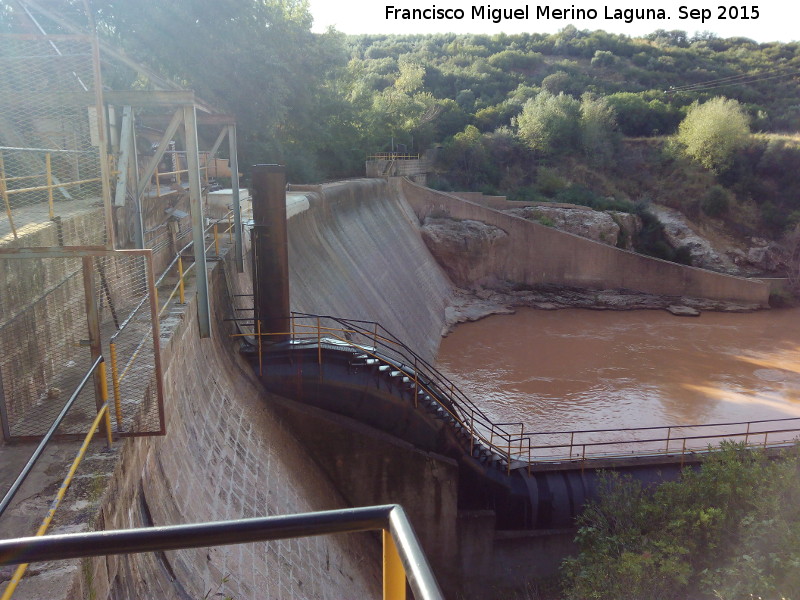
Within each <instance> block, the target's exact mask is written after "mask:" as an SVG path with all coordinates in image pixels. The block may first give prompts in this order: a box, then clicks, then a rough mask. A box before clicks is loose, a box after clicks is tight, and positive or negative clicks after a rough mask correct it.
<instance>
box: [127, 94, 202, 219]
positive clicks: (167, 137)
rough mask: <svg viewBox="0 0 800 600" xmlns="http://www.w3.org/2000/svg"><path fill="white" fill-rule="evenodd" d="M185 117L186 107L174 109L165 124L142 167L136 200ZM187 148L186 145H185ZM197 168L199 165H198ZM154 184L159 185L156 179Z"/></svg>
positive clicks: (140, 196)
mask: <svg viewBox="0 0 800 600" xmlns="http://www.w3.org/2000/svg"><path fill="white" fill-rule="evenodd" d="M192 114H194V108H192ZM185 118H186V108H185V107H184V108H179V109H178V110H176V111H175V114H174V115H172V120H170V122H169V125H168V126H167V129H166V131H164V135H162V136H161V139H160V140H159V141H158V148H157V149H156V153H155V155H153V156H152V157H151V158H150V161H149V162H148V163H147V166H146V167H145V169H144V173H143V174H142V177H141V179H139V186H138V187H137V190H136V202H137V203H138V202H141V200H142V196H144V191H145V189H147V183H148V182H149V181H150V178H151V177H152V176H153V173H155V172H156V167H157V166H158V163H159V162H161V159H162V158H163V157H164V153H165V152H166V151H167V148H168V147H169V142H170V141H171V140H172V138H174V137H175V134H176V133H177V132H178V127H180V124H181V121H182V120H184V119H185ZM195 147H197V133H196V129H195ZM187 150H188V145H187ZM198 168H199V167H198ZM156 185H160V183H159V182H158V181H156Z"/></svg>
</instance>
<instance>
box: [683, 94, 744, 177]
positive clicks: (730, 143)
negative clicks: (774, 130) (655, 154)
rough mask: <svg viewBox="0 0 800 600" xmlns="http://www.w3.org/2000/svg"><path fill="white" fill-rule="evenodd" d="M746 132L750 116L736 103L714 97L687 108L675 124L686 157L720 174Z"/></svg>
mask: <svg viewBox="0 0 800 600" xmlns="http://www.w3.org/2000/svg"><path fill="white" fill-rule="evenodd" d="M749 133H750V126H749V118H748V117H747V115H746V114H745V112H744V110H742V107H741V106H740V105H739V103H738V102H737V101H736V100H729V99H727V98H722V97H717V98H712V99H711V100H709V101H708V102H706V103H705V104H698V103H697V102H695V103H694V104H692V105H691V106H690V107H689V111H688V112H687V113H686V118H685V119H684V120H683V121H681V124H680V125H679V126H678V134H677V142H678V144H679V145H680V146H681V148H682V149H683V152H684V153H685V154H686V155H687V156H688V157H690V158H692V159H694V160H696V161H697V162H699V163H700V164H701V165H703V166H704V167H705V168H707V169H710V170H712V171H714V172H717V173H719V172H721V171H724V170H725V169H726V168H727V167H728V166H729V165H730V164H731V162H732V160H733V156H734V154H735V153H736V151H737V150H738V149H739V148H742V147H743V146H744V145H745V143H746V142H747V137H748V134H749Z"/></svg>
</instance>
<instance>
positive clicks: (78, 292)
mask: <svg viewBox="0 0 800 600" xmlns="http://www.w3.org/2000/svg"><path fill="white" fill-rule="evenodd" d="M0 289H4V290H9V294H8V296H6V295H5V294H4V297H3V302H2V304H1V305H0V416H1V417H2V426H3V434H4V437H5V438H6V439H8V440H20V439H33V438H37V437H40V436H42V435H43V434H44V433H45V432H46V431H47V429H48V427H49V426H50V424H51V423H52V422H53V419H54V418H55V416H56V415H57V414H58V413H59V411H60V410H61V408H62V407H63V406H64V403H65V402H66V401H67V400H68V399H69V397H70V395H71V393H72V391H73V390H74V389H75V387H76V386H77V384H78V382H79V381H80V380H81V378H82V377H83V376H84V374H85V373H86V371H87V369H88V368H89V367H90V366H91V364H92V362H93V360H94V358H96V356H97V355H99V354H102V355H103V356H105V357H106V359H107V360H108V362H109V364H110V368H109V369H107V379H108V381H107V384H108V389H109V390H113V400H114V404H115V408H114V410H113V411H112V421H113V423H114V429H115V431H116V433H117V434H119V435H144V434H161V433H163V432H164V422H163V404H162V396H161V393H160V383H159V382H160V373H159V348H158V327H157V319H155V318H154V315H155V303H154V302H153V290H154V286H153V273H152V268H151V264H150V260H149V253H147V252H146V251H124V252H119V251H117V252H110V251H109V252H102V251H98V252H94V253H85V252H84V253H83V254H82V255H80V256H69V255H68V254H67V253H65V255H64V256H61V257H57V258H30V257H26V258H19V257H12V256H10V255H8V254H5V255H4V254H0ZM154 324H155V327H154ZM97 398H98V395H97V394H96V392H91V393H89V392H87V393H85V394H82V396H81V398H80V399H79V402H78V403H76V405H75V407H74V408H73V409H72V410H71V411H70V416H69V418H68V419H67V420H66V421H65V423H64V424H63V425H62V426H61V428H60V429H59V433H60V434H62V435H63V434H85V433H86V427H87V425H88V424H89V423H91V421H92V418H93V415H94V414H95V413H96V410H97V409H96V403H97Z"/></svg>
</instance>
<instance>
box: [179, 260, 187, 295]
mask: <svg viewBox="0 0 800 600" xmlns="http://www.w3.org/2000/svg"><path fill="white" fill-rule="evenodd" d="M178 301H179V302H180V303H181V304H186V294H185V289H184V282H183V259H182V258H181V255H180V254H179V255H178Z"/></svg>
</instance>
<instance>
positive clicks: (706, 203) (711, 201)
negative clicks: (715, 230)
mask: <svg viewBox="0 0 800 600" xmlns="http://www.w3.org/2000/svg"><path fill="white" fill-rule="evenodd" d="M729 206H730V201H729V199H728V192H727V191H725V188H723V187H722V186H721V185H715V186H712V187H711V189H709V190H708V192H707V193H706V195H705V197H704V198H703V199H702V200H701V201H700V208H702V209H703V212H704V213H706V214H707V215H708V216H709V217H714V218H716V217H721V216H723V215H725V214H727V213H728V208H729Z"/></svg>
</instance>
